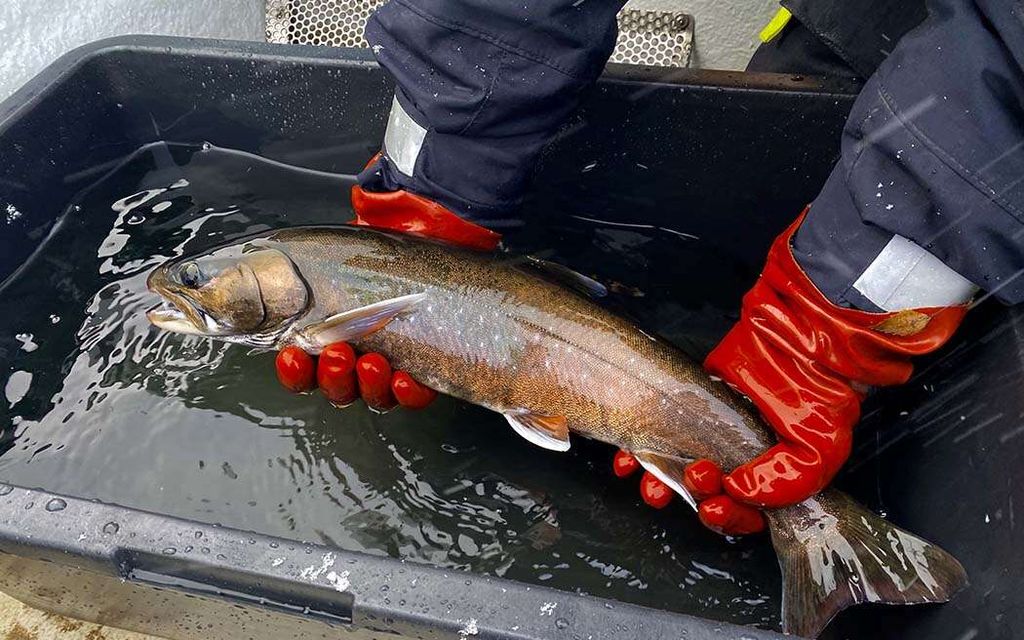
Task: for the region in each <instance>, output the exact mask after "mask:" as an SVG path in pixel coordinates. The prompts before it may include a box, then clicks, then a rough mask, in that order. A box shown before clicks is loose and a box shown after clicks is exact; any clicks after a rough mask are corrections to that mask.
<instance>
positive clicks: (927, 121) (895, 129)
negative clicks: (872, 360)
mask: <svg viewBox="0 0 1024 640" xmlns="http://www.w3.org/2000/svg"><path fill="white" fill-rule="evenodd" d="M830 3H833V5H834V6H833V9H834V10H830V9H829V4H830ZM900 3H901V0H894V2H893V3H891V4H892V6H894V7H897V6H898V7H905V6H906V5H905V4H900ZM622 4H623V2H622V0H614V1H602V0H585V1H581V0H546V1H545V2H529V3H518V2H508V1H507V0H391V1H390V2H389V3H388V4H386V5H384V6H383V7H382V8H381V9H379V10H378V11H377V12H376V13H375V14H374V15H373V16H372V18H371V19H370V21H369V24H368V25H367V30H366V36H367V39H368V40H369V42H370V44H371V45H372V47H373V49H374V52H375V53H376V55H377V58H378V60H379V61H380V62H381V64H382V65H383V66H384V67H385V68H386V69H387V70H388V71H389V72H390V73H391V74H392V75H393V76H394V77H395V79H396V81H397V89H396V101H397V103H398V105H400V110H401V111H402V112H403V117H404V118H405V119H406V123H405V125H404V126H405V127H406V129H409V128H410V127H411V128H412V129H414V130H415V131H416V132H417V133H418V137H417V136H414V137H416V140H415V149H414V152H413V153H411V154H410V153H405V154H402V155H403V158H404V162H401V163H396V162H392V161H389V160H388V159H385V160H384V161H383V163H382V166H381V167H380V169H379V170H377V171H375V172H372V173H371V172H366V173H365V174H364V175H363V176H362V177H361V181H362V182H363V183H364V185H365V186H366V187H367V188H370V189H395V188H405V189H408V190H411V191H414V192H416V193H420V194H422V195H425V196H428V197H431V198H433V199H435V200H437V201H439V202H441V203H443V204H445V205H446V206H448V207H449V208H451V209H452V210H454V211H456V212H458V213H460V214H461V215H464V216H466V217H468V218H470V219H473V220H475V221H477V222H480V223H481V224H484V225H488V223H489V222H491V223H492V226H500V220H501V218H502V217H504V216H505V215H506V214H507V213H509V212H510V211H511V210H513V209H514V208H515V207H516V206H517V205H518V203H519V201H520V197H521V195H522V193H523V191H524V189H525V184H526V181H527V179H528V177H529V175H530V173H531V171H532V169H533V165H534V162H535V160H536V158H537V155H538V153H539V152H540V150H541V149H542V148H543V146H544V144H545V143H546V142H547V141H548V140H549V139H550V138H551V137H552V135H553V134H554V133H555V131H556V130H557V128H558V127H559V125H560V124H561V123H563V122H564V121H565V119H566V117H567V116H568V115H569V113H570V112H571V111H572V110H573V109H574V108H575V107H576V106H577V103H578V100H579V96H580V93H581V91H582V90H583V89H584V88H586V87H587V86H589V85H590V84H591V83H593V82H594V81H595V80H596V78H597V76H598V75H599V74H600V72H601V70H602V68H603V66H604V64H605V62H606V61H607V59H608V56H609V55H610V53H611V51H612V48H613V46H614V42H615V35H616V26H615V15H616V13H617V12H618V10H619V9H620V8H621V5H622ZM785 4H786V5H787V6H788V7H790V8H791V10H793V13H794V15H795V16H796V18H797V19H798V20H801V19H803V20H804V21H805V22H807V23H808V24H809V25H813V26H815V27H817V26H820V25H821V24H826V25H827V26H828V29H831V30H832V31H831V32H829V30H828V29H825V30H824V31H821V30H819V31H815V30H814V29H812V31H814V32H815V33H816V34H818V35H819V36H821V38H822V40H823V42H824V44H825V46H826V48H827V50H828V51H829V52H831V53H834V54H836V55H838V57H839V58H841V59H845V60H846V61H847V62H848V63H849V66H850V68H851V70H850V75H855V76H860V77H862V78H866V83H865V86H864V88H863V91H862V92H861V94H860V96H859V98H858V100H857V101H856V104H855V106H854V108H853V111H852V113H851V114H850V117H849V121H848V123H847V126H846V128H845V131H844V134H843V140H842V157H841V159H840V161H839V162H838V163H837V165H836V167H835V169H834V171H833V172H832V174H831V177H830V178H829V179H828V181H827V183H826V184H825V186H824V188H823V189H822V191H821V194H820V195H819V196H818V197H817V199H816V200H815V201H814V203H813V205H812V207H811V213H810V215H809V216H808V219H807V220H806V221H805V222H804V224H803V226H802V227H801V229H800V230H799V232H798V234H797V237H796V239H795V241H794V245H793V249H794V254H795V255H796V257H797V260H798V261H799V263H800V264H801V266H803V268H804V269H805V270H806V271H807V272H808V275H809V276H810V277H811V279H812V281H813V282H814V283H815V284H816V285H818V287H819V288H820V289H821V290H822V291H823V292H824V293H825V294H826V295H827V296H828V297H829V298H830V299H831V300H832V301H833V302H835V303H837V304H842V305H847V306H855V307H858V308H861V309H865V310H879V309H885V310H895V309H897V308H900V307H901V305H902V306H903V307H906V306H935V305H938V304H947V303H953V302H957V301H962V300H965V299H966V298H968V297H970V295H971V294H972V293H973V292H974V289H975V288H981V289H982V290H984V291H986V292H989V293H990V294H991V295H993V296H996V297H997V298H999V299H1000V300H1002V301H1004V302H1007V303H1017V302H1021V301H1022V300H1024V277H1020V276H1021V274H1022V273H1024V6H1022V2H1021V1H1020V0H929V1H928V2H927V3H926V4H927V16H926V17H925V12H924V10H923V8H920V9H919V11H920V16H918V17H917V18H914V20H915V21H916V20H917V19H922V18H923V22H921V23H920V25H919V26H917V27H916V28H914V29H912V30H911V31H909V32H908V33H906V34H905V35H903V34H902V33H899V34H886V33H883V32H881V31H879V30H878V29H873V30H872V31H871V32H870V33H860V34H858V33H857V32H856V29H854V30H853V32H848V33H846V34H845V37H846V38H848V40H845V41H844V39H843V38H844V34H843V31H842V29H843V25H845V24H854V25H856V24H860V23H857V22H856V21H853V22H851V21H850V19H849V16H848V15H845V16H844V15H843V13H844V11H845V13H847V14H849V13H850V11H851V10H852V9H851V7H853V6H854V5H856V4H857V3H856V2H855V1H854V0H850V1H849V2H842V3H840V2H839V0H825V1H823V2H815V1H814V0H803V1H800V2H798V1H796V0H794V1H793V2H786V3H785ZM874 4H875V5H876V6H877V5H879V0H874ZM881 4H885V3H884V2H882V3H881ZM896 12H897V13H901V14H906V15H904V16H903V17H904V18H907V17H908V16H909V17H911V18H913V16H912V15H911V14H912V13H913V11H912V10H910V9H898V10H897V11H896ZM830 21H831V22H830ZM800 28H804V27H800ZM859 28H862V29H863V26H861V27H859ZM865 39H867V40H865ZM866 41H867V42H871V43H875V42H876V41H877V42H878V43H880V44H884V45H885V46H884V47H883V46H879V47H877V49H878V53H877V54H876V55H877V58H878V59H877V60H875V61H872V60H865V58H864V57H863V56H860V57H857V56H846V55H844V54H845V53H847V50H846V49H845V48H844V42H846V43H853V42H866ZM871 47H872V49H871V50H872V52H873V51H874V49H875V48H876V47H875V45H874V44H872V45H871ZM755 60H757V58H755ZM876 67H877V69H876ZM781 70H786V71H788V70H789V69H781ZM872 70H874V71H873V73H872ZM868 76H870V77H868ZM393 116H394V112H393ZM396 128H400V127H396ZM385 146H387V144H386V145H385ZM795 213H796V212H794V214H795ZM922 256H923V257H924V259H922ZM935 258H937V259H938V260H935ZM943 269H945V270H946V271H947V272H948V273H943ZM922 273H924V274H925V276H928V274H931V276H928V277H934V278H935V282H936V283H938V285H936V286H924V289H925V293H924V295H922V294H921V289H922V287H921V286H918V290H917V292H916V293H914V292H911V293H909V294H908V293H907V292H906V291H897V289H899V286H900V285H899V282H900V281H901V279H903V280H908V281H909V280H913V279H914V278H917V277H919V276H921V274H922ZM923 282H924V283H925V285H928V283H929V280H928V279H927V277H925V280H923ZM919 284H920V283H919ZM940 285H941V286H940ZM942 287H947V288H950V289H951V290H952V293H950V294H948V295H938V296H937V297H936V296H935V295H929V294H928V290H929V289H941V288H942ZM908 300H909V301H910V302H907V301H908ZM929 303H934V304H929Z"/></svg>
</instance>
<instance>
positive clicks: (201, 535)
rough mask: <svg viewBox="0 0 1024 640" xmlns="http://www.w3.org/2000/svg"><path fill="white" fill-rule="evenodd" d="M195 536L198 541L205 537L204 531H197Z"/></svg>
mask: <svg viewBox="0 0 1024 640" xmlns="http://www.w3.org/2000/svg"><path fill="white" fill-rule="evenodd" d="M195 536H196V540H198V539H199V538H202V537H203V532H202V531H196V533H195Z"/></svg>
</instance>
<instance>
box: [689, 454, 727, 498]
mask: <svg viewBox="0 0 1024 640" xmlns="http://www.w3.org/2000/svg"><path fill="white" fill-rule="evenodd" d="M683 486H684V487H686V490H687V491H689V492H690V495H691V496H693V499H694V500H696V501H698V502H700V501H701V500H707V499H708V498H710V497H712V496H717V495H718V494H720V493H722V469H721V468H720V467H719V466H718V465H717V464H715V463H714V462H712V461H710V460H707V459H704V460H697V461H696V462H691V463H690V464H688V465H686V468H685V469H684V470H683Z"/></svg>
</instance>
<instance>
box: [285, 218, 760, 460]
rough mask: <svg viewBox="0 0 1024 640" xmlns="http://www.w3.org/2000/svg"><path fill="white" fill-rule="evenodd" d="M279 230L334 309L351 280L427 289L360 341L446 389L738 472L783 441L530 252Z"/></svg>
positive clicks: (393, 292) (393, 288)
mask: <svg viewBox="0 0 1024 640" xmlns="http://www.w3.org/2000/svg"><path fill="white" fill-rule="evenodd" d="M274 239H275V240H277V241H279V242H283V243H287V244H289V245H292V246H290V247H289V249H288V253H289V255H291V256H292V259H293V260H294V261H295V262H296V264H297V265H298V266H299V270H300V271H301V272H302V273H313V274H322V275H317V276H307V281H308V282H309V284H310V286H311V287H312V288H313V291H314V298H315V300H316V303H315V304H316V305H317V306H318V307H322V308H323V311H321V312H320V313H321V314H322V315H325V316H326V315H330V313H332V312H333V311H332V310H335V309H337V308H339V306H340V305H342V304H344V301H343V300H341V298H343V297H344V296H346V295H347V294H344V293H341V289H340V288H338V287H336V286H335V285H334V283H335V282H337V281H338V280H339V279H344V278H346V277H348V278H358V279H362V280H364V281H365V282H373V283H374V286H373V287H371V288H370V290H371V291H373V292H375V294H376V295H381V296H383V297H388V298H393V297H398V296H402V295H408V294H412V293H417V292H425V293H426V294H427V296H426V299H425V300H424V302H422V303H420V304H419V305H417V308H416V311H415V313H410V314H408V315H407V316H405V317H399V318H396V319H395V321H393V322H391V323H390V324H389V325H388V326H386V327H384V328H383V329H382V330H380V331H378V332H375V333H373V334H370V335H368V336H366V337H365V338H363V339H362V340H359V341H357V342H356V343H355V345H356V346H357V347H358V348H360V349H362V350H367V351H380V352H382V353H387V354H388V355H389V357H390V358H391V359H392V362H393V364H394V366H395V367H396V368H399V369H403V370H405V371H408V372H409V373H411V374H412V375H413V376H414V377H416V378H418V379H420V380H422V381H424V382H425V383H427V384H428V385H430V386H432V387H434V388H436V389H438V390H439V391H443V392H444V393H447V394H449V395H453V396H455V397H458V398H461V399H463V400H467V401H469V402H473V403H475V404H479V405H482V406H485V407H488V408H490V409H493V410H495V411H499V412H501V413H505V412H508V411H515V410H524V409H525V410H529V411H533V412H536V413H539V414H544V415H560V416H565V417H566V420H567V423H568V426H569V428H570V430H572V431H575V432H578V433H581V434H584V435H587V436H589V437H593V438H596V439H598V440H602V441H605V442H609V443H611V444H615V445H617V446H621V447H622V448H625V449H630V450H634V451H639V450H650V451H654V452H659V453H663V454H665V455H668V456H674V457H675V456H681V455H682V456H685V457H687V458H703V457H706V458H711V459H714V460H715V461H716V462H719V463H720V464H722V465H723V466H724V467H726V468H730V469H731V468H733V467H735V466H737V465H739V464H742V463H743V462H744V461H746V460H749V459H750V458H751V457H753V456H754V455H756V454H757V453H760V452H761V451H763V450H764V449H765V448H766V447H767V446H768V445H769V444H770V443H771V439H770V436H769V435H768V433H767V432H766V431H765V429H764V428H763V427H762V426H760V424H759V422H758V421H757V419H756V418H755V417H754V416H753V414H752V413H750V411H749V410H748V409H747V408H746V407H745V406H744V405H745V404H746V403H745V401H741V400H738V399H737V398H728V397H724V396H726V395H727V394H729V392H728V391H727V390H725V389H724V388H722V387H721V386H720V385H713V384H707V383H705V384H702V381H705V380H706V379H707V374H706V373H704V372H703V370H702V369H700V368H698V367H696V366H695V365H693V364H691V362H690V361H689V360H688V359H687V358H686V357H685V356H684V355H683V354H681V353H680V352H678V351H677V350H676V349H674V348H673V347H671V346H669V345H667V344H666V343H664V342H661V341H658V340H654V339H652V338H650V337H648V336H647V335H646V334H644V333H643V332H641V331H640V330H639V329H637V328H636V327H634V326H633V325H631V324H630V323H628V322H626V321H624V320H622V319H621V318H619V317H618V316H615V315H614V314H611V313H609V312H607V311H606V310H604V309H603V308H601V307H599V306H597V305H596V304H594V303H593V302H591V301H589V300H586V299H584V298H582V297H580V296H578V295H576V294H574V293H571V292H567V291H566V290H565V288H564V287H561V286H559V285H557V284H555V283H552V282H549V281H547V280H543V279H539V278H538V277H537V275H536V272H535V271H532V270H530V268H529V267H528V266H527V265H526V264H524V263H523V262H522V261H520V260H493V259H488V258H485V257H483V256H478V255H476V254H461V253H454V254H453V253H452V252H451V251H450V250H449V249H447V248H446V247H443V246H441V245H435V244H431V243H415V244H412V245H411V247H409V246H408V245H409V244H410V243H408V242H403V241H401V240H399V239H395V238H393V237H390V236H385V235H376V234H374V235H368V236H367V238H366V244H365V245H364V246H363V247H362V248H361V249H360V250H358V251H353V252H351V253H348V252H346V254H345V255H338V253H337V252H335V251H334V250H333V249H332V247H333V246H334V245H336V242H332V240H333V238H332V234H329V233H324V232H283V233H280V234H277V236H276V237H275V238H274ZM343 270H344V271H345V272H347V273H348V275H345V274H343V273H341V271H343ZM359 302H362V303H365V304H369V303H370V302H372V300H371V299H370V298H366V299H364V300H360V301H359ZM729 395H731V394H729ZM727 403H732V405H733V406H730V405H729V404H727ZM683 425H685V426H686V427H687V428H681V427H682V426H683Z"/></svg>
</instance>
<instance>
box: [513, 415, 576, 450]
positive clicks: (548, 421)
mask: <svg viewBox="0 0 1024 640" xmlns="http://www.w3.org/2000/svg"><path fill="white" fill-rule="evenodd" d="M505 419H506V420H508V423H509V424H510V425H512V428H513V429H514V430H515V432H516V433H518V434H519V435H521V436H523V437H524V438H526V439H527V440H529V441H530V442H532V443H533V444H535V445H537V446H538V447H543V448H545V449H550V450H551V451H568V450H569V445H570V443H569V427H568V425H567V423H566V420H565V416H546V415H541V414H539V413H533V412H532V411H517V412H510V413H506V414H505Z"/></svg>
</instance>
